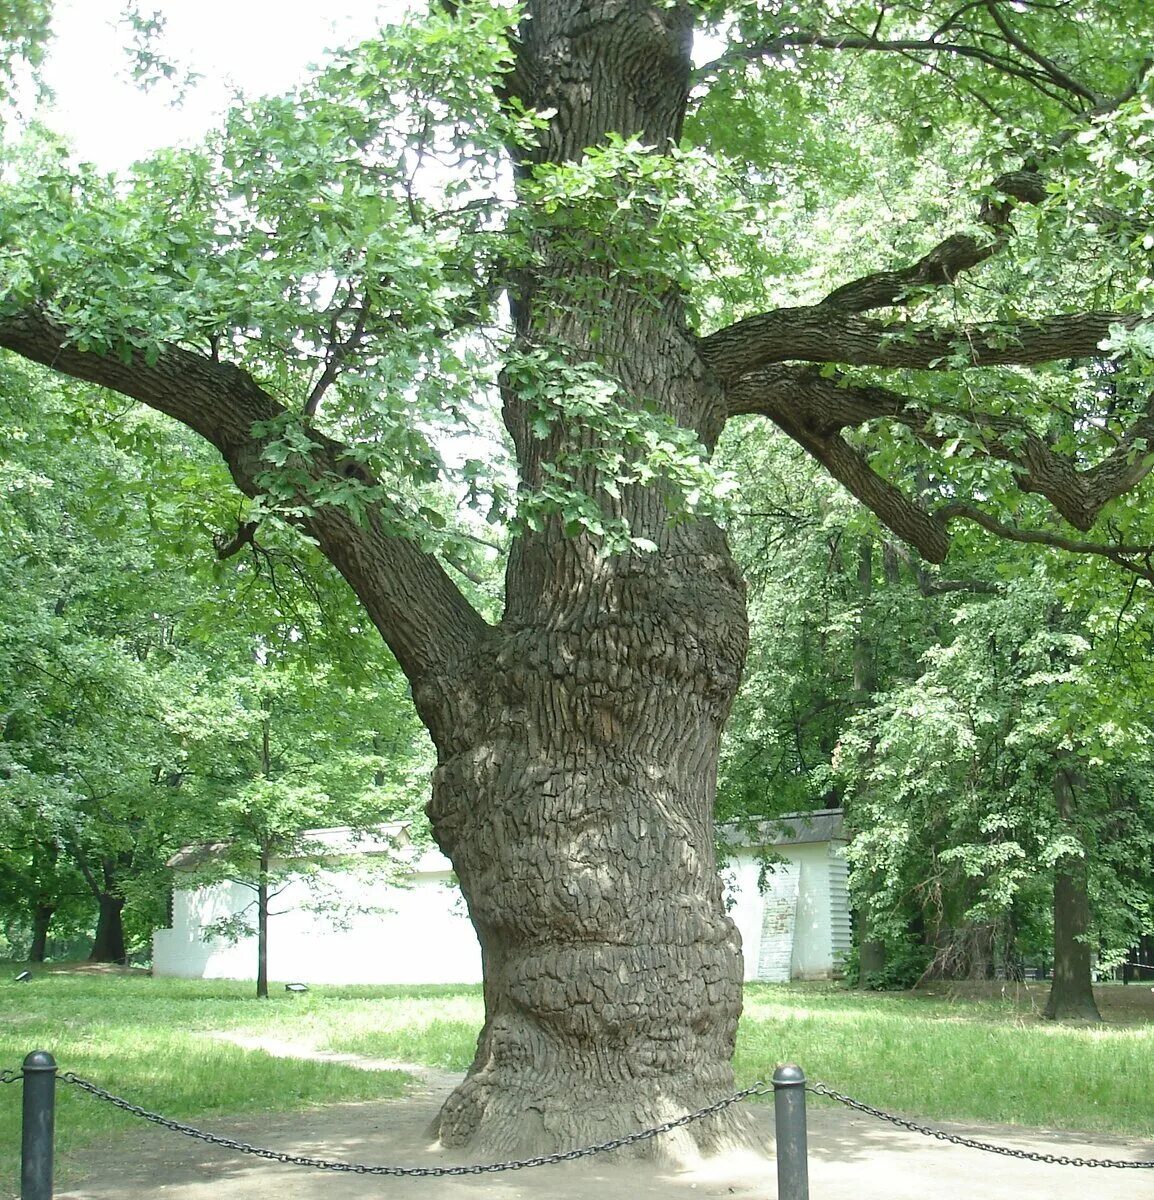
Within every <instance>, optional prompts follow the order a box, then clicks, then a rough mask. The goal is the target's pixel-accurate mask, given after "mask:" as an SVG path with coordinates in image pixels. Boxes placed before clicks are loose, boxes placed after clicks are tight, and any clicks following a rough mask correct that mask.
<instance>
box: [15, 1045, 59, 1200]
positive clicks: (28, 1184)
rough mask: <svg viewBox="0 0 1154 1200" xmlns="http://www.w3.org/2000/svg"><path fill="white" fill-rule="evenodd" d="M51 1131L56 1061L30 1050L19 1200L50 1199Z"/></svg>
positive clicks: (45, 1054)
mask: <svg viewBox="0 0 1154 1200" xmlns="http://www.w3.org/2000/svg"><path fill="white" fill-rule="evenodd" d="M55 1130H56V1059H54V1058H53V1057H52V1055H51V1054H49V1053H48V1051H47V1050H33V1051H32V1053H31V1054H29V1055H28V1057H27V1058H25V1060H24V1130H23V1135H22V1138H21V1142H20V1200H52V1149H53V1140H54V1134H55Z"/></svg>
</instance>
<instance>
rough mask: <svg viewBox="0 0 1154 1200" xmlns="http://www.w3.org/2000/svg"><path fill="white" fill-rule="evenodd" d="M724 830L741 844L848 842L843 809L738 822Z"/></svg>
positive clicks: (726, 826) (829, 809) (788, 844)
mask: <svg viewBox="0 0 1154 1200" xmlns="http://www.w3.org/2000/svg"><path fill="white" fill-rule="evenodd" d="M722 833H723V834H724V835H725V836H726V837H727V838H728V839H729V841H730V842H731V843H733V844H734V845H737V846H801V845H805V844H806V843H808V842H845V841H848V840H849V839H848V838H847V837H846V833H845V814H844V813H843V812H842V810H841V809H840V808H819V809H818V810H817V811H816V812H808V813H787V814H786V815H785V816H783V817H774V818H773V819H772V820H770V821H755V822H744V821H743V822H739V823H738V822H735V823H733V824H730V825H725V826H723V827H722Z"/></svg>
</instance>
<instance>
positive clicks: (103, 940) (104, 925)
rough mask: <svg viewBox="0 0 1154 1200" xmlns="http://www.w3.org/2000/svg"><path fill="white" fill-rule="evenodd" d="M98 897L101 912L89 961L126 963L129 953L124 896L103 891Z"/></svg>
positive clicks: (97, 920)
mask: <svg viewBox="0 0 1154 1200" xmlns="http://www.w3.org/2000/svg"><path fill="white" fill-rule="evenodd" d="M96 899H97V904H98V905H99V912H98V914H97V918H96V933H95V935H94V936H93V939H92V950H91V952H90V953H89V955H88V961H89V962H104V963H125V962H127V961H128V954H127V952H126V950H125V948H124V921H123V914H124V898H123V897H122V896H113V895H110V894H109V893H107V892H102V893H101V894H100V895H99V896H98V897H97V898H96Z"/></svg>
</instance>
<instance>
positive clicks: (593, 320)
mask: <svg viewBox="0 0 1154 1200" xmlns="http://www.w3.org/2000/svg"><path fill="white" fill-rule="evenodd" d="M695 35H702V36H700V37H699V38H698V41H697V43H696V46H697V50H696V52H695V49H694V47H695V41H694V38H695ZM1149 35H1150V18H1149V13H1148V6H1147V5H1146V4H1145V3H1143V2H1141V0H1129V2H1125V3H1118V2H1116V0H1111V2H1110V3H1106V2H1105V0H1087V2H1086V3H1074V2H1072V0H1045V2H1042V0H1037V2H1035V0H1013V2H1008V0H979V2H975V3H967V4H961V5H958V4H953V3H941V2H939V0H908V2H907V0H901V2H897V3H885V4H877V3H872V4H867V3H852V2H851V3H844V2H842V0H836V2H835V0H814V2H812V3H811V2H808V0H807V2H803V3H797V4H790V5H782V4H766V3H762V2H760V0H758V2H753V0H751V2H749V3H740V2H739V3H718V2H714V0H708V2H701V3H688V2H685V0H662V2H660V3H658V2H651V0H597V2H595V3H592V4H589V3H585V2H580V3H579V2H578V0H550V3H538V2H536V0H529V2H528V3H526V4H525V5H523V6H508V7H506V6H503V5H500V4H497V5H493V4H476V3H468V2H464V3H441V4H437V5H434V6H433V7H432V9H431V11H430V12H429V13H428V14H426V15H424V16H421V17H413V18H411V19H408V20H406V21H404V22H402V23H401V24H399V25H396V26H391V27H388V28H384V29H382V30H381V33H380V36H378V37H375V38H373V39H370V40H369V41H366V42H364V43H362V44H361V45H358V46H355V47H351V48H350V49H348V50H347V51H345V52H342V53H341V54H338V55H337V56H335V57H334V58H333V59H332V60H331V61H330V62H329V63H328V64H327V65H325V66H324V67H323V68H322V69H320V70H319V71H318V72H317V73H316V74H314V75H313V76H311V77H310V78H309V79H308V80H306V81H305V82H303V83H302V84H301V85H300V87H299V88H298V89H296V90H295V91H294V92H292V93H291V94H289V95H287V96H280V97H272V98H264V99H259V100H257V99H245V100H242V101H241V102H239V103H238V105H237V106H236V108H235V109H234V110H233V112H232V113H231V114H230V116H229V118H228V120H227V122H226V124H225V127H224V128H223V129H222V130H221V131H220V132H219V133H218V134H216V135H214V136H213V137H211V138H210V139H209V140H208V141H207V143H206V144H205V145H204V146H202V147H197V148H191V149H185V150H180V151H171V152H167V153H163V154H160V155H157V156H156V157H154V158H152V159H149V160H147V161H144V162H141V163H139V164H137V165H136V167H135V168H134V169H133V170H132V171H131V172H130V173H128V174H127V175H126V176H125V177H123V178H109V177H106V176H104V175H102V174H101V173H100V172H98V171H96V170H95V169H92V168H90V167H84V166H83V165H78V164H76V163H74V162H73V161H72V160H71V158H70V156H69V153H68V150H67V147H66V146H64V145H62V144H61V143H60V142H58V141H56V140H54V139H53V138H52V137H51V136H47V135H44V134H41V133H38V132H35V133H33V134H31V135H29V136H27V137H26V138H24V140H23V141H21V142H18V143H14V144H10V145H9V147H8V149H7V157H6V165H5V170H4V174H3V178H2V181H0V183H2V186H0V239H2V242H3V245H4V246H5V248H6V251H5V254H4V256H3V257H2V258H0V347H3V348H6V349H8V350H10V351H12V352H14V353H16V354H18V355H22V356H23V357H25V358H28V359H32V360H34V361H36V362H39V363H42V364H44V365H47V366H49V367H51V368H52V369H53V370H55V371H57V372H61V373H64V374H67V375H71V376H73V377H76V378H78V379H82V380H86V381H88V382H91V383H96V384H100V385H101V386H103V387H105V388H108V389H111V390H113V391H115V392H118V393H120V394H121V395H123V396H125V397H128V398H129V399H131V400H133V401H137V402H140V403H141V404H143V405H146V406H148V407H150V408H153V409H155V410H157V411H159V412H161V413H164V414H167V415H168V416H170V417H173V418H175V419H176V420H177V421H178V422H180V423H182V424H183V425H184V426H186V427H187V428H188V429H191V430H192V431H194V432H195V433H197V434H199V435H200V436H201V437H203V438H204V439H206V440H207V441H208V442H209V443H210V444H211V445H212V446H214V447H215V448H216V449H217V451H218V452H219V453H220V455H221V456H222V458H223V460H224V462H225V464H226V465H227V469H228V472H229V474H230V476H231V478H232V480H233V482H234V484H235V486H236V487H237V488H238V489H239V491H240V493H241V494H242V495H243V496H244V497H245V498H246V501H245V503H244V505H243V508H242V512H241V514H240V521H239V523H238V526H237V529H236V532H235V536H233V535H232V534H231V533H229V534H225V533H224V531H222V538H223V543H224V544H226V545H228V544H232V543H234V542H235V543H236V544H238V545H243V544H249V543H251V542H253V541H254V540H255V541H256V542H257V544H259V542H260V538H261V537H263V536H267V535H266V534H265V532H264V531H265V530H266V529H268V528H270V527H271V528H275V529H278V530H279V529H286V530H291V531H294V532H295V533H296V534H298V535H300V536H302V537H303V538H304V539H305V540H306V541H308V542H310V543H312V544H314V545H315V546H316V548H317V549H319V551H320V552H321V554H323V555H324V556H325V557H326V558H328V560H329V561H330V562H331V563H332V564H333V565H334V566H335V568H336V569H337V570H338V571H339V572H340V573H341V574H342V575H343V576H344V578H345V579H346V580H347V582H348V583H349V585H350V586H351V588H352V590H353V592H355V594H356V595H357V597H358V598H359V600H360V602H361V603H362V604H363V606H364V608H365V611H366V613H367V614H368V617H369V619H370V620H371V621H372V623H373V624H374V625H375V626H376V627H377V629H378V630H379V631H380V633H381V635H382V636H383V637H384V639H385V641H386V642H387V644H388V645H389V647H390V649H391V650H392V652H393V654H394V655H395V657H396V660H397V662H398V663H399V664H400V666H401V668H402V670H403V671H404V673H405V675H406V676H407V678H408V680H409V681H410V684H411V686H412V691H413V697H414V701H415V703H416V706H417V709H418V711H419V713H420V715H421V718H422V720H423V721H424V722H425V724H426V725H427V727H428V728H429V731H430V734H431V736H432V738H433V741H434V743H435V745H436V747H437V753H438V766H437V769H436V771H435V772H434V780H433V782H434V789H433V799H432V802H431V805H430V810H429V811H430V816H431V819H432V823H433V829H434V835H435V836H436V838H437V839H438V842H439V843H440V845H441V846H442V848H444V849H445V850H446V852H447V853H448V854H449V856H450V858H451V859H452V861H453V863H454V866H455V868H456V870H457V872H458V875H459V876H460V879H461V883H462V887H463V890H464V893H465V896H466V899H467V901H468V904H469V907H470V913H471V916H472V919H473V921H474V925H475V927H476V929H477V932H478V936H479V938H480V940H481V944H482V948H483V951H484V957H485V964H486V1025H485V1029H484V1030H483V1032H482V1035H481V1038H480V1040H479V1043H478V1053H477V1060H476V1062H475V1064H474V1068H473V1070H472V1071H471V1072H470V1074H469V1077H468V1078H467V1079H466V1080H465V1081H464V1082H463V1083H462V1085H461V1086H460V1088H459V1089H458V1090H457V1092H455V1093H454V1096H453V1097H452V1098H451V1099H450V1100H449V1102H448V1103H447V1104H446V1106H445V1109H444V1111H443V1113H442V1117H441V1122H440V1132H441V1136H442V1137H443V1138H444V1139H445V1140H446V1141H450V1142H457V1143H463V1142H467V1141H476V1142H482V1143H485V1144H486V1145H487V1146H489V1147H490V1148H498V1149H505V1150H508V1149H512V1148H514V1147H516V1146H524V1147H526V1148H528V1147H530V1146H532V1147H536V1146H540V1145H543V1144H544V1145H557V1144H561V1143H565V1142H568V1141H571V1140H574V1139H578V1138H580V1139H593V1138H595V1137H597V1136H599V1135H602V1134H609V1133H610V1132H614V1133H616V1132H619V1131H620V1129H621V1128H623V1127H625V1126H632V1125H633V1124H635V1123H636V1120H637V1118H638V1116H639V1115H640V1116H642V1117H646V1116H648V1117H654V1118H655V1117H658V1116H661V1115H668V1112H669V1111H671V1110H672V1109H674V1108H676V1109H684V1108H692V1107H696V1106H697V1104H698V1103H700V1102H703V1101H705V1100H708V1099H713V1098H714V1097H715V1096H716V1095H717V1094H718V1093H719V1092H720V1091H722V1090H724V1089H725V1088H726V1086H727V1085H728V1083H729V1082H730V1081H731V1079H732V1075H731V1072H730V1068H729V1066H728V1059H729V1056H730V1054H731V1052H732V1046H733V1037H734V1031H735V1027H736V1019H737V1014H738V1011H739V1007H740V980H741V972H740V960H739V951H738V942H737V937H736V933H735V931H734V929H733V927H732V924H731V922H729V920H728V918H727V917H726V916H725V913H724V908H723V905H722V900H721V893H720V887H719V884H718V881H717V876H716V871H715V870H714V861H713V854H712V837H711V811H712V807H713V800H714V785H715V778H716V768H717V756H718V745H719V739H720V734H721V730H722V728H723V726H724V724H725V720H726V717H727V715H728V711H729V707H730V704H731V701H732V698H733V696H734V693H735V691H736V688H737V685H738V681H739V678H740V675H741V671H742V667H743V663H744V659H745V653H746V647H747V621H746V613H745V602H744V587H743V584H742V582H741V579H740V573H739V571H738V569H737V566H736V564H735V563H734V561H733V559H732V558H731V556H730V554H729V551H728V548H727V545H726V542H725V539H724V536H723V535H722V533H721V531H720V529H719V527H718V525H717V523H716V522H717V519H718V518H720V517H723V516H724V505H725V500H726V497H727V494H729V493H730V492H731V491H732V482H731V481H730V480H727V478H726V477H725V475H724V474H723V473H719V472H718V471H717V469H716V464H715V463H713V462H712V461H711V457H712V454H713V450H714V448H715V446H716V445H717V442H718V439H719V437H720V436H721V434H722V433H723V431H724V430H725V429H726V427H727V426H728V427H729V428H730V429H736V428H737V427H738V423H739V422H741V421H746V422H749V421H758V422H766V421H768V422H771V423H772V424H773V425H774V426H776V427H777V428H778V429H780V430H782V431H783V432H784V433H785V434H786V435H787V436H788V437H789V438H791V439H792V440H793V442H795V443H796V444H797V445H798V446H799V447H801V449H802V450H803V451H804V452H805V453H806V454H807V455H808V456H809V457H810V459H812V460H813V461H814V462H815V463H817V464H820V466H821V467H822V468H823V469H824V471H825V472H827V473H828V475H829V476H831V477H832V478H833V479H836V480H837V481H838V482H839V483H841V484H842V485H843V486H844V487H845V488H846V489H847V490H848V491H849V492H850V493H851V494H852V495H853V496H855V497H856V498H857V499H858V500H859V501H861V503H862V504H863V505H865V507H866V508H868V509H869V510H871V511H872V512H873V513H874V514H876V516H877V517H878V519H879V520H880V521H881V522H883V523H884V525H885V526H886V527H888V529H890V530H891V531H893V533H894V534H896V535H897V537H898V538H900V539H902V541H904V542H905V543H906V544H907V545H908V546H910V547H912V548H913V550H914V551H915V552H916V553H917V554H918V555H920V556H921V558H922V560H924V561H925V562H927V563H931V564H936V563H940V562H942V561H943V560H944V559H945V558H946V555H947V553H948V552H949V549H950V545H951V542H952V541H956V540H959V539H963V538H968V537H969V536H970V535H971V534H972V533H973V532H974V530H975V528H976V529H977V530H984V531H986V532H987V533H993V534H996V535H998V536H1000V537H1002V538H1007V539H1011V540H1015V541H1019V542H1022V543H1030V544H1041V545H1047V546H1050V547H1053V548H1057V549H1062V550H1065V551H1067V552H1072V553H1078V554H1081V555H1084V556H1086V557H1092V558H1096V559H1100V560H1102V561H1103V562H1106V563H1110V564H1112V565H1113V566H1114V567H1117V568H1121V570H1123V571H1124V572H1127V573H1128V574H1129V575H1131V576H1132V577H1133V578H1135V579H1136V580H1138V581H1140V582H1141V583H1142V586H1143V588H1144V587H1145V586H1146V584H1148V583H1149V582H1150V581H1151V580H1154V568H1152V566H1151V561H1152V560H1151V554H1152V548H1154V531H1152V530H1151V529H1150V523H1149V520H1148V518H1147V516H1146V504H1145V496H1146V488H1147V484H1148V474H1149V470H1150V466H1151V464H1152V462H1154V460H1152V459H1151V456H1150V454H1149V450H1148V446H1147V438H1148V435H1149V432H1150V424H1149V423H1150V420H1151V408H1150V405H1151V391H1150V359H1151V355H1152V353H1154V342H1152V341H1151V337H1152V334H1151V325H1150V323H1149V321H1148V316H1149V302H1150V292H1151V288H1152V287H1154V284H1152V282H1151V278H1150V274H1149V251H1150V248H1151V245H1150V242H1151V237H1152V235H1151V234H1150V232H1149V230H1150V229H1151V228H1152V224H1154V223H1152V222H1151V220H1150V212H1149V204H1150V199H1149V197H1150V194H1151V193H1150V188H1149V184H1150V178H1151V172H1152V170H1154V166H1152V161H1151V156H1150V155H1149V152H1148V145H1149V137H1150V126H1151V120H1152V118H1154V107H1152V104H1151V90H1150V88H1151V85H1150V82H1149V79H1148V73H1149V70H1150V66H1151V60H1150V59H1149V58H1148V57H1147V47H1148V44H1149V41H1150V37H1149ZM706 47H709V49H705V48H706ZM502 426H503V430H504V432H503V433H502V432H501V431H500V430H501V427H502ZM494 528H496V529H497V530H499V531H500V533H499V536H498V537H497V538H494V536H493V533H492V529H494ZM493 541H496V542H497V543H498V549H497V551H496V552H499V553H500V554H501V562H502V565H503V570H504V584H505V590H504V606H503V608H502V609H501V610H500V611H499V612H496V611H494V606H492V605H491V604H490V603H489V602H488V600H487V598H486V597H485V596H484V595H478V593H477V592H476V590H475V584H474V583H473V581H472V580H473V577H477V578H481V577H482V576H481V575H480V574H479V573H478V571H477V570H476V569H475V563H476V558H475V556H476V555H477V554H478V553H480V554H482V555H483V556H487V555H489V554H491V553H494V551H493V550H492V549H491V548H490V547H489V546H487V545H486V543H491V542H493ZM739 1124H740V1123H739V1121H737V1120H736V1119H734V1118H732V1117H731V1116H718V1117H717V1118H715V1119H714V1120H713V1121H712V1122H711V1123H710V1125H709V1126H708V1127H706V1128H705V1129H703V1130H702V1131H701V1132H700V1134H699V1136H700V1139H701V1142H702V1144H704V1145H707V1146H715V1145H719V1144H723V1143H725V1142H727V1141H729V1140H732V1139H733V1138H734V1137H739V1136H740V1129H739Z"/></svg>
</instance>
